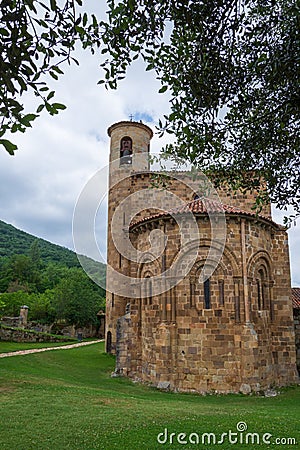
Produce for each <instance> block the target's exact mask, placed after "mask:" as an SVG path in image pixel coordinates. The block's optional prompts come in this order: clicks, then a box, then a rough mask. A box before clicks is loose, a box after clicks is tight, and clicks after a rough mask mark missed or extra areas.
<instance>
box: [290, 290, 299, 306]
mask: <svg viewBox="0 0 300 450" xmlns="http://www.w3.org/2000/svg"><path fill="white" fill-rule="evenodd" d="M292 302H293V308H295V309H300V288H292Z"/></svg>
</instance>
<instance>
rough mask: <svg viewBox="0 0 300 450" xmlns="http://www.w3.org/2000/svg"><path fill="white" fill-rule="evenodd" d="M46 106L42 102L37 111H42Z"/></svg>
mask: <svg viewBox="0 0 300 450" xmlns="http://www.w3.org/2000/svg"><path fill="white" fill-rule="evenodd" d="M44 108H45V105H44V104H41V105H39V106H38V108H37V110H36V112H37V113H40V112H41V111H42V110H43V109H44Z"/></svg>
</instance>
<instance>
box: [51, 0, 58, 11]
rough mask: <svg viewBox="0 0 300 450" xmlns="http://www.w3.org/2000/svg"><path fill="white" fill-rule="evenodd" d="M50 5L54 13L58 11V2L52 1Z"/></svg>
mask: <svg viewBox="0 0 300 450" xmlns="http://www.w3.org/2000/svg"><path fill="white" fill-rule="evenodd" d="M50 5H51V9H52V11H56V8H57V5H56V0H50Z"/></svg>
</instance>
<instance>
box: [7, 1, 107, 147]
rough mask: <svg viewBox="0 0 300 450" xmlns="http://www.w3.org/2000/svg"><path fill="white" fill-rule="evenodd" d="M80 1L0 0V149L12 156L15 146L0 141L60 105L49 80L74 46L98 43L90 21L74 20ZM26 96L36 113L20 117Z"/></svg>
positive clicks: (58, 72)
mask: <svg viewBox="0 0 300 450" xmlns="http://www.w3.org/2000/svg"><path fill="white" fill-rule="evenodd" d="M79 6H82V0H63V1H61V0H44V1H40V0H2V1H1V9H0V37H1V40H0V55H1V58H0V76H1V86H0V115H1V127H0V144H2V145H3V146H4V147H5V149H6V150H7V151H8V152H9V153H10V154H13V153H14V151H15V150H16V148H17V147H16V145H15V144H13V143H12V142H11V141H10V140H8V139H5V138H4V135H5V133H7V132H8V131H10V132H12V133H15V132H17V131H21V132H24V131H25V130H26V128H27V127H31V124H32V122H33V121H34V120H35V119H36V118H37V117H38V115H39V113H40V112H41V111H42V110H43V109H44V108H45V109H46V110H47V111H48V113H49V114H51V115H54V114H57V113H58V112H59V110H61V109H65V105H62V104H61V103H58V102H54V101H53V97H54V94H55V93H54V91H51V90H50V88H49V86H48V80H49V77H51V78H52V79H54V80H58V77H59V75H61V74H63V71H62V68H61V66H62V64H63V63H65V62H67V63H68V64H70V63H71V62H72V61H74V62H75V63H77V64H78V61H77V60H76V59H75V58H74V57H73V56H72V53H73V52H74V50H75V46H76V43H77V42H80V43H81V45H82V46H83V48H88V47H90V48H91V50H92V51H94V50H93V47H92V45H97V44H98V43H99V39H98V37H99V36H98V23H97V20H96V17H95V16H91V17H88V15H87V13H84V14H80V13H79V12H78V7H79ZM27 91H32V92H33V93H34V94H35V96H36V97H37V99H38V103H39V104H38V106H37V109H36V111H34V112H28V111H25V109H24V106H23V104H22V103H21V101H20V98H21V97H22V95H23V94H24V93H25V92H27Z"/></svg>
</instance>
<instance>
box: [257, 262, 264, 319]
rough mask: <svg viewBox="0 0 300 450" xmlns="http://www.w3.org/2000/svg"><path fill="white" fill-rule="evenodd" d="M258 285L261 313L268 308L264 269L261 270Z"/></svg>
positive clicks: (258, 303) (258, 300)
mask: <svg viewBox="0 0 300 450" xmlns="http://www.w3.org/2000/svg"><path fill="white" fill-rule="evenodd" d="M256 283H257V307H258V310H259V311H261V310H263V309H265V307H266V298H265V286H264V285H265V273H264V270H263V269H259V271H258V278H257V280H256Z"/></svg>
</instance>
